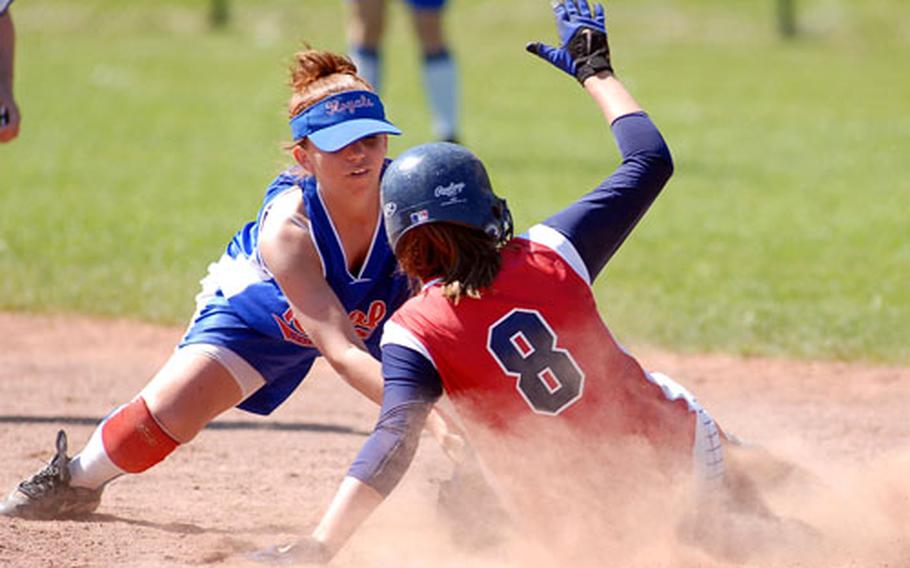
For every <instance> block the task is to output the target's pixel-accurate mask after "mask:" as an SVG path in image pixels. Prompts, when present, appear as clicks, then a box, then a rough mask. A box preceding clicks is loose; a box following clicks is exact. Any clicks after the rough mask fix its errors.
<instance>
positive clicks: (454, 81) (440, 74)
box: [423, 51, 458, 140]
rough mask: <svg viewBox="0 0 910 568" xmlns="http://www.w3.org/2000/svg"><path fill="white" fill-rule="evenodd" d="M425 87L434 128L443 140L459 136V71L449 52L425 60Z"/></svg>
mask: <svg viewBox="0 0 910 568" xmlns="http://www.w3.org/2000/svg"><path fill="white" fill-rule="evenodd" d="M423 85H424V88H425V89H426V92H427V98H428V99H429V102H430V110H431V111H432V112H433V127H434V130H435V132H436V136H437V137H439V138H440V139H441V140H452V139H454V138H456V137H457V136H458V69H457V68H456V67H455V60H454V59H452V57H451V56H450V55H449V52H448V51H443V52H441V53H436V54H432V55H424V58H423Z"/></svg>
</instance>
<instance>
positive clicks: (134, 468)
mask: <svg viewBox="0 0 910 568" xmlns="http://www.w3.org/2000/svg"><path fill="white" fill-rule="evenodd" d="M101 440H102V441H103V442H104V451H105V452H107V456H108V457H109V458H110V460H111V461H112V462H114V465H116V466H117V467H119V468H120V469H122V470H123V471H125V472H127V473H139V472H142V471H145V470H147V469H148V468H150V467H152V466H153V465H155V464H156V463H158V462H160V461H161V460H163V459H164V458H166V457H167V456H168V454H170V453H171V452H173V451H174V448H176V447H177V445H178V444H177V442H176V441H175V440H174V439H173V438H171V437H170V436H169V435H168V434H167V433H166V432H165V431H164V430H162V429H161V426H159V425H158V423H157V422H155V419H154V418H152V414H151V412H149V408H148V406H147V405H146V404H145V401H144V400H143V399H142V397H137V398H136V399H135V400H134V401H132V402H131V403H129V404H127V405H126V406H124V407H123V408H121V409H120V410H118V411H117V412H115V413H114V415H113V416H111V417H110V418H108V419H107V420H106V421H105V423H104V425H103V426H102V427H101Z"/></svg>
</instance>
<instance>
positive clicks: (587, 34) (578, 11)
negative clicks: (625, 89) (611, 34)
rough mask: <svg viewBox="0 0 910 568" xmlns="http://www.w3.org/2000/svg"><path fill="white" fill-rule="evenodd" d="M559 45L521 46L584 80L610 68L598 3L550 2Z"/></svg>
mask: <svg viewBox="0 0 910 568" xmlns="http://www.w3.org/2000/svg"><path fill="white" fill-rule="evenodd" d="M553 15H554V16H555V18H556V31H557V33H558V34H559V41H560V46H559V47H554V46H552V45H547V44H544V43H540V42H531V43H529V44H528V45H527V46H525V49H526V50H527V51H529V52H531V53H533V54H534V55H536V56H538V57H540V58H541V59H543V60H545V61H548V62H549V63H551V64H553V65H554V66H556V67H557V68H559V69H561V70H562V71H564V72H566V73H568V74H569V75H571V76H573V77H575V78H576V79H578V81H579V82H580V83H584V81H585V79H587V78H588V77H590V76H591V75H596V74H597V73H599V72H601V71H610V72H612V71H613V66H612V65H611V63H610V46H609V43H608V42H607V29H606V19H605V17H604V9H603V6H602V5H601V4H595V5H594V11H593V12H592V11H591V8H590V7H589V6H588V0H577V2H576V0H564V1H562V2H556V3H554V4H553Z"/></svg>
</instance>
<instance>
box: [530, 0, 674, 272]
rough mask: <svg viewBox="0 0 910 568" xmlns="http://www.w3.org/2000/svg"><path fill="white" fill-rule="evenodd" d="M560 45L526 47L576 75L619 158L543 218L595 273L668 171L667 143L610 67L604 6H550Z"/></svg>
mask: <svg viewBox="0 0 910 568" xmlns="http://www.w3.org/2000/svg"><path fill="white" fill-rule="evenodd" d="M553 11H554V15H555V16H556V28H557V31H558V32H559V36H560V40H561V45H560V47H552V46H549V45H545V44H541V43H530V44H528V46H527V50H528V51H530V52H531V53H534V54H535V55H537V56H539V57H540V58H542V59H544V60H545V61H547V62H549V63H551V64H553V65H554V66H556V67H557V68H559V69H560V70H562V71H564V72H566V73H568V74H569V75H571V76H573V77H575V78H576V79H577V80H578V81H579V83H580V84H581V85H582V86H583V87H584V89H585V90H586V91H587V92H588V94H589V95H590V96H591V97H592V98H593V99H594V102H595V103H596V104H597V106H598V107H599V108H600V110H601V112H602V113H603V116H604V118H605V119H606V120H607V123H608V124H609V125H610V126H611V128H612V130H613V135H614V137H615V139H616V142H617V144H618V145H619V149H620V153H621V154H622V160H623V161H622V164H620V166H619V167H618V168H617V169H616V170H615V171H614V173H613V174H612V175H611V176H610V177H608V178H607V179H606V180H604V181H603V182H602V183H601V184H600V185H599V186H598V187H597V188H595V189H594V190H593V191H591V192H590V193H588V194H587V195H585V196H583V197H582V198H581V199H579V200H578V201H577V202H576V203H574V204H572V205H571V206H569V207H568V208H567V209H565V210H563V211H560V212H559V213H557V214H555V215H553V216H552V217H550V218H549V219H547V220H546V221H544V222H543V224H544V225H547V226H549V227H552V228H553V229H556V230H557V231H558V232H559V233H561V234H562V235H563V236H565V237H566V238H567V239H568V240H569V241H570V242H571V243H572V245H574V247H575V249H576V251H577V252H578V253H579V255H580V256H581V259H582V260H583V262H584V263H585V266H586V268H587V271H588V279H589V281H593V280H594V278H595V277H596V276H597V274H598V273H599V272H600V271H601V270H602V269H603V267H604V266H605V265H606V263H607V262H608V261H609V260H610V258H611V257H612V256H613V254H614V253H615V252H616V250H617V249H618V248H619V246H620V245H621V244H622V243H623V241H624V240H625V239H626V237H627V236H628V235H629V233H630V232H631V231H632V229H633V228H634V227H635V225H636V224H637V223H638V221H639V219H641V217H642V215H644V213H645V212H646V211H647V210H648V207H650V205H651V203H652V202H653V201H654V199H655V198H656V197H657V195H658V194H659V193H660V191H661V189H663V187H664V185H666V183H667V181H668V180H669V179H670V176H671V175H672V172H673V161H672V159H671V157H670V150H669V148H668V147H667V145H666V143H665V142H664V139H663V137H662V136H661V134H660V132H659V131H658V130H657V128H656V127H655V126H654V124H653V123H652V122H651V119H650V118H648V116H647V115H646V114H645V113H644V111H643V110H642V108H641V106H640V105H639V104H638V103H637V102H636V101H635V99H634V98H633V97H632V95H631V94H630V93H629V92H628V91H627V90H626V88H625V87H624V86H623V84H622V82H621V81H620V80H619V79H618V78H617V77H616V76H615V75H614V72H613V65H612V62H611V58H610V47H609V42H608V39H607V31H606V27H605V17H604V12H603V8H602V7H601V6H600V5H596V6H595V7H594V10H593V12H592V11H591V10H590V9H589V8H588V4H587V1H586V0H581V1H580V3H578V4H576V3H575V2H574V1H573V0H570V1H568V2H563V3H560V4H557V5H555V6H554V8H553Z"/></svg>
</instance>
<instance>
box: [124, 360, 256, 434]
mask: <svg viewBox="0 0 910 568" xmlns="http://www.w3.org/2000/svg"><path fill="white" fill-rule="evenodd" d="M140 396H142V398H144V399H145V402H146V404H147V405H148V408H149V412H151V414H152V416H153V417H154V418H155V420H156V421H157V422H158V424H160V425H161V427H162V428H163V429H164V430H165V431H167V433H168V434H170V435H171V437H173V438H174V439H175V440H176V441H178V442H180V443H181V444H185V443H187V442H189V441H190V440H192V439H193V438H195V437H196V434H198V433H199V431H200V430H202V429H203V428H204V427H205V425H206V424H208V423H209V422H210V421H211V420H212V419H214V418H215V417H216V416H218V415H219V414H221V413H222V412H224V411H225V410H228V409H229V408H231V407H233V406H235V405H236V404H237V403H239V402H240V401H241V400H242V398H243V392H242V391H241V389H240V386H239V385H238V384H237V381H236V380H235V379H234V377H233V376H232V375H231V373H230V372H228V370H227V369H225V368H224V367H223V366H222V365H221V364H220V363H218V362H217V361H215V360H214V359H211V358H209V357H206V356H203V355H199V354H195V353H192V354H190V353H186V354H183V353H180V352H177V353H175V354H174V356H173V357H172V358H171V360H170V361H168V363H167V364H166V365H165V366H164V367H163V368H162V369H161V370H160V371H159V372H158V374H157V375H155V378H153V379H152V380H151V382H149V384H148V385H147V386H146V387H145V388H144V389H142V392H141V393H140Z"/></svg>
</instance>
